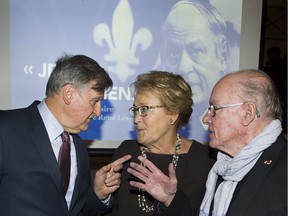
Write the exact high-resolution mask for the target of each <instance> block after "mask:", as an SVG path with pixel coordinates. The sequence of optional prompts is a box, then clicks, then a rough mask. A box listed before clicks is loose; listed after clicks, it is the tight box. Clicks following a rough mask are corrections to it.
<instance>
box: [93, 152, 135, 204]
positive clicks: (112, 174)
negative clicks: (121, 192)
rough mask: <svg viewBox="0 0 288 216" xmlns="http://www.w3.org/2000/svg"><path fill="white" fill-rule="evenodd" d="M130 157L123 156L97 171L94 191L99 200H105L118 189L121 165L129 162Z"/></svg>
mask: <svg viewBox="0 0 288 216" xmlns="http://www.w3.org/2000/svg"><path fill="white" fill-rule="evenodd" d="M130 159H131V155H125V156H123V157H121V158H119V159H117V160H115V161H114V162H112V163H110V164H108V165H106V166H103V167H102V168H101V169H99V170H98V171H97V172H96V174H95V178H94V191H95V193H96V195H97V196H98V198H99V199H100V200H104V199H106V198H107V197H108V196H109V195H110V194H111V193H113V192H114V191H115V190H117V188H119V187H120V183H121V180H120V178H121V174H120V173H119V172H120V171H121V169H122V168H123V163H124V162H126V161H128V160H130Z"/></svg>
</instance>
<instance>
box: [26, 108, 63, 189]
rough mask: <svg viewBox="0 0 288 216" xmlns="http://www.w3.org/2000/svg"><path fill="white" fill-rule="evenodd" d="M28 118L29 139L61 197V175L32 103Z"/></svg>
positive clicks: (36, 110) (44, 130) (39, 117)
mask: <svg viewBox="0 0 288 216" xmlns="http://www.w3.org/2000/svg"><path fill="white" fill-rule="evenodd" d="M29 111H30V116H31V123H32V126H31V130H30V134H29V135H30V137H31V140H32V142H33V144H34V145H35V147H36V149H37V150H38V152H39V155H40V156H41V158H42V160H43V162H44V164H45V165H46V167H47V169H48V171H49V173H50V174H51V176H52V179H53V180H54V183H55V186H56V188H57V189H58V191H59V192H60V193H61V194H62V195H63V188H62V184H61V173H60V170H59V167H58V164H57V161H56V158H55V154H54V152H53V149H52V146H51V143H50V140H49V138H48V134H47V132H46V129H45V126H44V123H43V122H42V118H41V116H40V114H39V112H38V109H37V107H36V104H35V103H33V104H32V105H31V106H30V107H29Z"/></svg>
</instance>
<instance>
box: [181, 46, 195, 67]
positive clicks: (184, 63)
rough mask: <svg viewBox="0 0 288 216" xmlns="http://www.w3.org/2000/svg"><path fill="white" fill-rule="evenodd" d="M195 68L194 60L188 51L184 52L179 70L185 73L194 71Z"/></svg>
mask: <svg viewBox="0 0 288 216" xmlns="http://www.w3.org/2000/svg"><path fill="white" fill-rule="evenodd" d="M193 68H194V62H193V60H192V59H191V58H190V56H189V54H188V53H187V51H186V50H183V52H182V55H181V59H180V64H179V70H180V71H183V72H189V71H192V70H193Z"/></svg>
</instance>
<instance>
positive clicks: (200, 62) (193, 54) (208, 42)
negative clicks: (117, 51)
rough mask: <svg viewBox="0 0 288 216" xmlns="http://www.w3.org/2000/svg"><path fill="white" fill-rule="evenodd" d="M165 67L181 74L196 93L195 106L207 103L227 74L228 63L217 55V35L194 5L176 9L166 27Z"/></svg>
mask: <svg viewBox="0 0 288 216" xmlns="http://www.w3.org/2000/svg"><path fill="white" fill-rule="evenodd" d="M163 33H164V47H163V50H162V53H161V62H162V66H163V67H164V68H165V69H166V70H168V71H173V72H177V73H181V75H183V76H184V78H185V79H186V80H187V81H188V82H189V84H190V85H191V87H192V90H193V100H194V102H195V103H201V102H206V100H208V98H209V95H210V91H211V89H212V87H213V86H214V84H215V83H216V81H217V80H218V79H219V78H220V77H221V76H222V73H221V71H222V72H223V71H224V70H226V59H225V57H223V56H221V55H220V56H219V55H217V53H221V51H220V52H219V50H216V47H218V46H216V43H215V41H216V38H215V37H217V36H216V35H213V33H212V32H211V31H210V29H209V23H208V20H207V18H206V17H204V16H203V14H201V13H200V11H199V10H198V9H197V8H195V7H194V6H193V5H191V4H182V5H179V6H177V7H175V8H174V9H173V10H172V11H171V12H170V14H169V15H168V17H167V19H166V21H165V23H164V25H163Z"/></svg>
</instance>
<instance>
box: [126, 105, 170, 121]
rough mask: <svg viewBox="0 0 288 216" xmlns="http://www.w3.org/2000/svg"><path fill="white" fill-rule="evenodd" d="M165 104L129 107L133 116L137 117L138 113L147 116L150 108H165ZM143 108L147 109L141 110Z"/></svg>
mask: <svg viewBox="0 0 288 216" xmlns="http://www.w3.org/2000/svg"><path fill="white" fill-rule="evenodd" d="M163 107H165V106H163V105H155V106H139V107H130V108H129V114H130V116H131V117H133V118H135V117H136V115H137V113H138V114H139V115H140V116H141V117H145V116H147V115H148V112H149V110H151V109H157V108H163ZM143 108H145V109H146V110H144V111H141V110H142V109H143ZM142 112H144V114H141V113H142Z"/></svg>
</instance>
